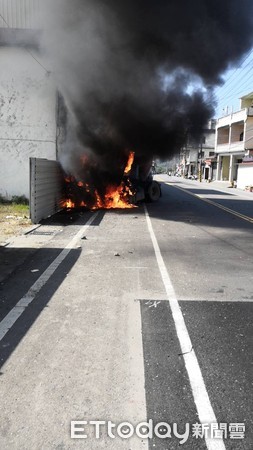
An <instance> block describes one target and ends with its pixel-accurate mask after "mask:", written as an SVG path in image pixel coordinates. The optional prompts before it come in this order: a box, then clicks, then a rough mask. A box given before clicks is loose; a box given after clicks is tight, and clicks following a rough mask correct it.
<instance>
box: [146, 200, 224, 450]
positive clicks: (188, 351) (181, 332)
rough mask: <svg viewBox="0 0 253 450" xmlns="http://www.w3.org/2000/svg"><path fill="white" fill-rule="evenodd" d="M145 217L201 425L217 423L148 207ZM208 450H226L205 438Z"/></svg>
mask: <svg viewBox="0 0 253 450" xmlns="http://www.w3.org/2000/svg"><path fill="white" fill-rule="evenodd" d="M144 210H145V216H146V220H147V225H148V230H149V233H150V237H151V240H152V243H153V247H154V251H155V255H156V260H157V264H158V267H159V270H160V273H161V276H162V280H163V284H164V287H165V290H166V293H167V297H168V300H169V304H170V308H171V312H172V316H173V319H174V322H175V327H176V332H177V336H178V339H179V343H180V347H181V352H182V355H183V357H184V361H185V367H186V370H187V373H188V377H189V380H190V385H191V389H192V393H193V398H194V401H195V405H196V408H197V412H198V416H199V420H200V423H203V424H204V423H208V424H211V423H217V419H216V417H215V414H214V411H213V408H212V405H211V403H210V399H209V396H208V393H207V390H206V387H205V383H204V380H203V377H202V373H201V370H200V367H199V363H198V360H197V357H196V354H195V351H194V349H193V347H192V343H191V339H190V336H189V333H188V330H187V328H186V325H185V321H184V317H183V314H182V311H181V309H180V306H179V303H178V301H177V298H176V293H175V291H174V288H173V285H172V283H171V279H170V276H169V274H168V271H167V269H166V266H165V263H164V260H163V257H162V254H161V251H160V248H159V245H158V242H157V239H156V236H155V233H154V230H153V226H152V223H151V220H150V217H149V214H148V210H147V207H146V205H144ZM205 440H206V445H207V448H208V450H225V445H224V442H223V440H222V439H211V438H210V437H209V436H208V437H205Z"/></svg>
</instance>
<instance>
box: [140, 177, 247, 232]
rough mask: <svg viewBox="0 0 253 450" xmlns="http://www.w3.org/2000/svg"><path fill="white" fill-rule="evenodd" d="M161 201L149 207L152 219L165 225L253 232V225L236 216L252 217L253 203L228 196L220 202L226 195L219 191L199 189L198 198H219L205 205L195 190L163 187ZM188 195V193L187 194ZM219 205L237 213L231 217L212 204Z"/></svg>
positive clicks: (170, 186)
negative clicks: (166, 223) (171, 223)
mask: <svg viewBox="0 0 253 450" xmlns="http://www.w3.org/2000/svg"><path fill="white" fill-rule="evenodd" d="M161 186H162V197H161V198H160V200H159V201H158V202H156V203H149V204H147V207H148V212H149V215H150V217H151V218H152V217H153V218H156V219H160V220H163V221H173V222H183V223H192V224H194V225H199V226H203V225H204V226H209V227H218V228H240V229H242V228H243V229H248V230H251V231H252V223H251V222H250V221H246V220H244V219H242V218H240V217H238V216H237V215H236V214H237V213H238V214H242V215H245V216H248V217H253V202H252V201H251V200H246V199H245V200H244V199H238V197H235V196H234V195H232V194H230V193H228V194H227V197H228V198H220V197H221V195H223V196H225V195H226V193H224V194H223V193H221V191H218V190H217V191H216V190H205V189H203V190H201V189H196V193H198V194H205V193H206V194H212V195H215V196H216V195H217V197H212V198H211V199H206V200H207V201H205V199H204V201H203V200H202V199H200V198H198V197H196V196H194V195H192V194H193V192H192V191H193V188H185V186H184V190H182V189H180V188H177V187H176V186H173V185H167V184H164V183H162V184H161ZM186 191H189V193H187V192H186ZM209 200H210V201H211V202H214V203H217V204H218V205H220V206H221V207H225V208H229V209H232V210H233V211H235V214H231V213H229V212H227V211H225V210H223V209H222V208H219V207H217V206H215V205H213V204H211V203H209Z"/></svg>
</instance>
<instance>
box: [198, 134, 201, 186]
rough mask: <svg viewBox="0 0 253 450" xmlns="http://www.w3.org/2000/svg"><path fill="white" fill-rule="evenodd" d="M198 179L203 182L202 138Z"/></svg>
mask: <svg viewBox="0 0 253 450" xmlns="http://www.w3.org/2000/svg"><path fill="white" fill-rule="evenodd" d="M198 175H199V176H198V179H199V181H200V182H201V181H202V137H201V141H200V152H199V174H198Z"/></svg>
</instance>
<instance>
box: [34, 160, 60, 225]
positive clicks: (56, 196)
mask: <svg viewBox="0 0 253 450" xmlns="http://www.w3.org/2000/svg"><path fill="white" fill-rule="evenodd" d="M62 185H63V174H62V171H61V167H60V164H59V162H58V161H51V160H48V159H42V158H30V217H31V220H32V222H33V223H39V222H40V221H41V220H42V219H46V218H47V217H49V216H51V215H52V214H55V213H56V212H58V211H60V209H61V201H62V197H63V193H62Z"/></svg>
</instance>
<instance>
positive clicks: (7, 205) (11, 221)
mask: <svg viewBox="0 0 253 450" xmlns="http://www.w3.org/2000/svg"><path fill="white" fill-rule="evenodd" d="M29 225H31V220H30V219H29V205H28V204H27V203H26V204H24V203H20V204H18V203H14V202H12V200H11V201H4V202H1V201H0V243H1V242H5V241H6V239H7V238H10V237H12V236H17V235H19V234H22V231H23V229H24V228H25V227H27V226H29Z"/></svg>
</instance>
